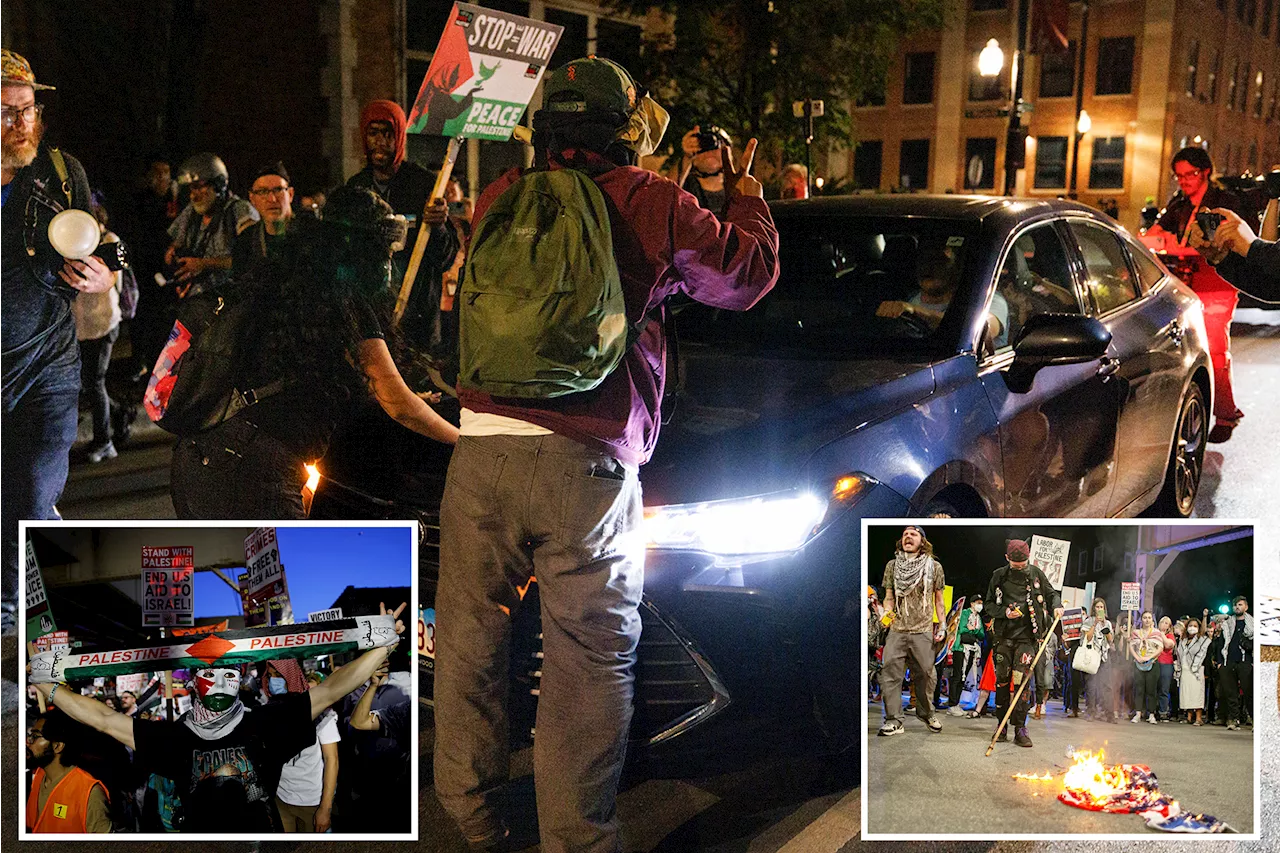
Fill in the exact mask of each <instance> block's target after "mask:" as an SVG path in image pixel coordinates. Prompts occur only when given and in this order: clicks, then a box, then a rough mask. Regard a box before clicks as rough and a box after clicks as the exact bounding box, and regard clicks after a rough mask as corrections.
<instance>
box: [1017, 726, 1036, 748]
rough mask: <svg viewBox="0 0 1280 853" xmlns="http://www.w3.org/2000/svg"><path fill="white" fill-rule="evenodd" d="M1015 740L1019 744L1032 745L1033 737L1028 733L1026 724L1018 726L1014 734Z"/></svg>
mask: <svg viewBox="0 0 1280 853" xmlns="http://www.w3.org/2000/svg"><path fill="white" fill-rule="evenodd" d="M1013 742H1014V743H1016V744H1017V745H1018V746H1031V745H1032V744H1031V737H1030V736H1029V735H1028V734H1027V727H1026V726H1018V728H1017V730H1016V731H1015V732H1014V734H1013Z"/></svg>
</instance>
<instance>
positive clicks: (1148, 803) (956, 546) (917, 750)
mask: <svg viewBox="0 0 1280 853" xmlns="http://www.w3.org/2000/svg"><path fill="white" fill-rule="evenodd" d="M909 528H910V529H911V532H910V533H908V532H907V531H908V529H909ZM1254 529H1255V523H1254V522H1252V521H1228V520H1221V521H1218V520H1215V521H1213V523H1204V522H1203V521H1188V522H1175V521H1165V520H1151V521H1138V520H1070V519H1031V520H1021V519H1018V520H1012V519H963V520H961V519H936V518H931V519H914V520H913V519H903V520H892V521H891V520H881V519H864V520H863V522H862V543H863V545H862V580H863V585H864V587H865V588H864V591H863V604H864V611H865V612H864V618H863V619H862V622H863V629H862V637H863V648H864V650H865V655H866V658H865V664H866V665H865V666H864V668H863V675H862V688H863V697H864V702H863V718H862V721H863V731H864V733H865V741H864V744H863V750H862V794H863V795H862V838H863V839H864V840H868V841H904V840H945V839H957V840H977V839H990V840H1005V839H1009V840H1012V839H1033V840H1070V841H1076V842H1079V841H1084V840H1085V839H1086V838H1090V839H1092V838H1096V839H1100V840H1137V839H1142V840H1143V841H1148V842H1151V841H1157V840H1172V839H1175V838H1187V837H1189V836H1188V835H1186V834H1183V833H1187V832H1206V833H1207V832H1226V833H1232V834H1231V836H1230V837H1232V838H1239V839H1242V840H1259V838H1260V835H1259V821H1260V820H1261V819H1262V810H1261V785H1260V779H1259V770H1260V767H1261V739H1260V738H1259V737H1258V736H1257V734H1256V729H1255V727H1254V725H1253V721H1256V720H1257V714H1258V708H1259V706H1260V703H1259V702H1258V690H1260V689H1270V685H1261V684H1259V683H1258V681H1257V679H1256V674H1257V673H1258V650H1259V648H1260V643H1259V642H1258V624H1257V623H1255V621H1254V620H1255V618H1260V617H1255V615H1254V614H1255V612H1256V610H1255V606H1256V605H1255V604H1254V601H1253V597H1254V596H1255V595H1257V591H1256V577H1257V575H1256V570H1255V541H1254ZM1024 555H1025V560H1018V559H1017V558H1018V557H1020V556H1024ZM1011 564H1012V565H1011ZM1027 566H1031V567H1035V569H1038V570H1035V569H1031V568H1028V567H1027ZM886 575H888V576H889V578H890V586H893V585H895V584H896V585H897V586H899V587H900V588H901V589H902V590H905V591H906V592H905V594H903V595H899V596H898V597H897V599H896V600H894V599H890V598H889V597H888V595H887V592H888V591H887V589H886V585H885V578H886ZM926 589H928V590H930V591H933V592H934V593H936V597H934V596H933V595H926V593H925V590H926ZM1015 591H1016V592H1017V595H1016V596H1015V595H1014V592H1015ZM1239 596H1244V597H1245V599H1246V601H1247V604H1248V605H1250V606H1249V609H1248V611H1247V613H1248V617H1249V618H1248V619H1247V620H1244V621H1247V622H1248V623H1249V625H1252V626H1253V637H1251V638H1250V639H1249V641H1248V642H1246V643H1244V644H1243V645H1242V644H1239V643H1238V642H1237V643H1230V644H1229V646H1228V648H1226V650H1225V651H1220V649H1221V647H1222V641H1221V640H1215V639H1213V638H1211V639H1210V644H1213V645H1210V644H1203V643H1200V642H1199V638H1201V637H1203V636H1204V634H1203V633H1202V632H1203V631H1204V629H1202V628H1199V627H1198V625H1197V630H1196V634H1195V635H1194V636H1193V635H1192V634H1191V633H1190V632H1189V630H1187V629H1188V628H1189V627H1191V625H1192V624H1193V623H1192V620H1194V621H1195V622H1196V623H1202V622H1204V621H1205V620H1206V616H1205V611H1206V610H1207V611H1209V613H1208V617H1207V620H1208V621H1209V622H1212V623H1214V627H1213V628H1211V629H1209V630H1210V631H1212V632H1214V633H1215V634H1220V633H1223V632H1224V631H1225V632H1228V633H1230V634H1231V635H1232V636H1233V638H1234V639H1235V640H1239V639H1240V635H1239V634H1238V633H1236V632H1235V630H1234V626H1235V625H1236V624H1241V623H1240V621H1239V620H1238V618H1237V616H1236V615H1235V614H1236V612H1237V611H1236V609H1235V608H1236V607H1237V606H1238V605H1237V604H1236V603H1235V602H1236V599H1237V598H1238V597H1239ZM937 598H942V599H943V601H942V603H941V607H940V609H939V607H938V603H937ZM979 598H980V599H981V600H982V606H981V609H975V608H974V607H972V606H970V605H974V604H976V603H977V600H978V599H979ZM1122 599H1123V600H1122ZM1102 602H1105V605H1106V613H1105V614H1101V613H1097V614H1096V615H1095V617H1094V618H1091V619H1086V618H1085V617H1086V616H1087V615H1089V613H1090V605H1091V604H1093V605H1095V606H1098V605H1100V604H1101V603H1102ZM1122 604H1123V605H1124V611H1122V612H1120V613H1118V612H1117V611H1119V610H1120V609H1121V605H1122ZM886 605H892V615H891V616H889V615H887V613H888V611H889V608H888V607H887V606H886ZM1054 605H1060V606H1062V609H1063V613H1062V617H1061V618H1058V617H1057V615H1056V613H1055V608H1054ZM1129 608H1132V610H1133V614H1134V624H1135V625H1136V626H1137V627H1138V631H1139V636H1134V635H1129V636H1128V637H1127V639H1126V637H1125V635H1123V632H1124V631H1125V630H1127V629H1126V628H1125V627H1124V625H1123V624H1122V623H1123V622H1126V621H1127V619H1128V617H1129V613H1128V610H1129ZM935 610H937V611H938V612H939V616H937V617H935V615H934V611H935ZM1036 610H1043V612H1044V613H1045V616H1044V617H1042V618H1041V619H1040V620H1039V621H1038V622H1037V624H1036V625H1035V626H1034V627H1033V626H1032V625H1031V620H1030V619H1029V618H1027V615H1026V611H1032V612H1035V611H1036ZM1145 610H1153V611H1154V613H1152V618H1151V621H1152V622H1153V623H1156V624H1155V627H1154V628H1153V630H1151V631H1150V632H1146V631H1143V630H1142V628H1141V625H1142V622H1141V618H1140V617H1141V614H1142V612H1143V611H1145ZM1165 615H1168V616H1170V617H1171V618H1170V623H1171V624H1170V627H1169V633H1171V634H1173V635H1174V640H1175V642H1174V645H1173V649H1172V651H1171V652H1170V654H1172V656H1173V661H1174V663H1173V665H1171V666H1168V667H1165V666H1162V664H1161V661H1160V657H1159V656H1158V653H1159V652H1164V651H1165V648H1166V647H1167V646H1168V644H1167V643H1166V642H1164V640H1163V639H1162V638H1161V632H1160V627H1159V624H1158V623H1159V621H1160V619H1161V617H1162V616H1165ZM1099 616H1101V617H1103V618H1101V619H1099V618H1097V617H1099ZM1104 627H1106V628H1107V630H1106V631H1103V630H1102V629H1103V628H1104ZM904 629H905V630H904ZM1064 629H1065V632H1066V633H1065V635H1064ZM1051 633H1052V635H1053V639H1052V640H1049V639H1047V638H1048V637H1049V635H1050V634H1051ZM1095 635H1096V636H1098V637H1100V638H1101V639H1099V640H1098V641H1097V642H1095V641H1094V640H1093V639H1092V637H1094V636H1095ZM938 636H942V637H943V639H942V640H936V639H935V638H936V637H938ZM1064 636H1065V637H1066V640H1065V641H1064V639H1063V638H1064ZM1073 637H1079V639H1072V638H1073ZM1144 641H1145V642H1144ZM1157 644H1159V645H1160V646H1161V648H1160V649H1157V648H1156V645H1157ZM1082 645H1085V646H1087V647H1088V649H1087V650H1086V651H1085V652H1083V653H1081V654H1077V650H1078V649H1079V648H1080V647H1081V646H1082ZM1055 646H1056V647H1057V651H1055V650H1054V647H1055ZM1042 647H1043V648H1046V649H1047V651H1048V652H1049V653H1051V654H1052V656H1051V657H1049V658H1048V660H1049V663H1048V664H1044V663H1042V661H1044V660H1045V653H1044V652H1042V651H1041V648H1042ZM1104 647H1105V649H1106V652H1107V660H1106V661H1105V662H1101V661H1096V660H1093V658H1095V657H1099V658H1100V657H1101V649H1102V648H1104ZM1210 648H1212V650H1213V651H1214V652H1217V653H1219V654H1224V655H1225V654H1229V655H1231V656H1232V657H1233V658H1238V657H1240V656H1241V655H1242V654H1243V655H1244V656H1245V660H1246V661H1247V662H1248V666H1244V665H1243V663H1244V662H1243V661H1242V662H1240V663H1239V664H1235V663H1234V661H1233V666H1232V667H1231V668H1230V669H1229V670H1228V668H1227V667H1225V665H1224V666H1223V667H1221V668H1219V669H1217V670H1214V672H1212V673H1211V674H1209V675H1207V676H1205V677H1204V678H1203V679H1201V680H1197V679H1196V677H1195V676H1196V673H1200V672H1203V671H1204V666H1203V663H1202V660H1203V658H1204V657H1207V655H1208V654H1209V650H1210ZM1095 650H1096V651H1098V652H1099V653H1098V654H1097V655H1093V654H1092V653H1091V652H1092V651H1095ZM1001 652H1003V653H1004V654H1005V655H1006V658H1005V660H1004V661H1001V665H1000V666H999V667H997V666H996V665H995V664H996V660H995V657H996V654H999V653H1001ZM1037 655H1039V658H1038V659H1037V657H1036V656H1037ZM1135 655H1136V656H1135ZM916 656H923V657H924V658H925V660H926V661H927V662H928V664H929V671H928V672H927V675H926V676H925V677H923V678H920V679H919V680H917V679H916V678H915V673H914V672H912V668H913V667H912V661H913V659H915V658H916ZM1148 656H1150V657H1151V658H1152V665H1151V667H1150V668H1149V669H1146V670H1145V672H1146V673H1150V672H1151V670H1155V675H1154V676H1152V675H1147V674H1141V675H1140V672H1142V671H1140V670H1139V669H1138V664H1139V662H1142V663H1145V662H1146V659H1147V657H1148ZM1023 657H1027V658H1030V660H1029V661H1023V660H1022V659H1023ZM1184 657H1185V672H1186V673H1187V676H1186V678H1185V680H1186V682H1187V683H1186V685H1185V688H1186V689H1185V704H1186V706H1187V707H1188V708H1192V709H1194V708H1195V707H1196V706H1197V705H1199V704H1204V705H1205V706H1206V707H1205V708H1203V709H1201V712H1200V714H1199V715H1197V714H1196V713H1194V711H1193V713H1192V714H1191V715H1190V716H1191V719H1192V722H1190V723H1189V722H1185V721H1184V720H1185V719H1186V718H1187V717H1188V714H1187V712H1186V711H1184V710H1183V709H1182V707H1181V704H1180V701H1181V700H1182V699H1183V698H1184V690H1183V688H1184V685H1183V684H1182V681H1183V680H1184V676H1183V673H1182V672H1179V673H1178V674H1177V676H1176V677H1174V676H1173V670H1177V669H1179V668H1180V666H1181V665H1182V664H1183V659H1184ZM1073 659H1074V660H1073ZM1073 663H1074V665H1075V666H1076V667H1080V668H1078V669H1073V668H1072V667H1073ZM1197 663H1200V667H1199V668H1197V666H1196V664H1197ZM1091 666H1096V667H1097V672H1096V673H1094V674H1088V673H1087V672H1085V671H1084V670H1088V669H1089V668H1090V667H1091ZM997 669H999V670H1001V671H1007V672H1009V676H1008V682H1007V684H1008V685H1009V688H1010V689H1009V694H1010V696H1009V699H1005V700H1004V701H1005V702H1010V701H1011V699H1012V697H1013V695H1016V691H1017V689H1018V682H1020V681H1026V684H1025V685H1024V686H1023V699H1022V700H1021V701H1020V702H1019V703H1017V704H1014V705H1013V707H1012V708H1009V709H1008V710H1006V709H1005V708H1003V707H1002V708H1000V709H999V712H1000V713H997V708H996V705H997V701H998V699H1000V698H1003V697H1000V695H999V694H1000V692H1001V691H1000V690H999V687H998V683H999V682H998V679H997V677H996V675H995V672H996V670H997ZM1037 669H1038V670H1039V672H1040V674H1041V675H1042V677H1043V678H1044V680H1045V683H1046V686H1047V690H1046V691H1043V692H1039V693H1038V692H1037V685H1036V684H1035V678H1034V674H1035V672H1036V670H1037ZM1018 670H1023V671H1028V670H1029V671H1030V672H1031V673H1032V676H1031V677H1030V678H1027V679H1017V678H1015V677H1014V676H1013V672H1015V671H1018ZM953 671H954V672H956V673H957V675H956V678H957V686H959V687H960V690H959V691H955V690H953V689H952V685H951V684H950V678H951V675H952V672H953ZM885 675H888V677H890V678H900V679H901V681H900V683H901V685H902V686H901V708H902V709H904V710H902V711H901V713H900V716H897V715H895V717H894V718H893V719H890V718H889V716H888V714H887V713H886V702H885V701H884V696H883V690H882V689H881V687H880V680H881V678H882V676H885ZM1249 679H1251V682H1250V683H1249V685H1248V686H1249V688H1250V689H1249V690H1248V691H1247V692H1245V691H1244V690H1243V689H1241V690H1240V691H1239V692H1237V694H1236V695H1237V697H1238V698H1239V702H1240V705H1239V706H1238V708H1239V710H1238V711H1237V712H1236V713H1238V714H1239V715H1240V716H1241V720H1239V721H1236V722H1237V723H1238V725H1237V727H1235V728H1230V729H1229V728H1227V727H1226V726H1225V725H1223V723H1225V722H1226V715H1227V714H1228V713H1230V712H1229V711H1228V710H1227V707H1228V704H1229V703H1228V700H1227V699H1226V694H1225V693H1221V692H1220V691H1219V688H1223V687H1225V686H1226V685H1228V684H1230V685H1231V686H1232V687H1235V685H1236V684H1237V683H1241V684H1242V685H1243V683H1245V682H1246V681H1247V680H1249ZM944 682H945V683H944ZM1166 682H1167V683H1168V685H1169V686H1168V697H1167V699H1165V698H1162V697H1161V692H1162V690H1161V688H1162V687H1164V686H1165V684H1166ZM1073 686H1074V690H1073ZM984 688H986V689H987V690H986V691H984ZM1148 688H1150V690H1149V689H1148ZM1091 689H1092V692H1094V693H1096V696H1094V697H1092V698H1091V697H1090V695H1089V694H1090V692H1091ZM1202 689H1203V694H1204V699H1205V700H1207V701H1204V702H1201V701H1200V700H1201V696H1200V694H1201V692H1202ZM980 691H982V692H980ZM922 692H923V693H925V694H926V695H925V696H923V697H921V696H920V695H919V694H920V693H922ZM956 692H958V693H959V694H960V695H959V697H958V701H957V702H956V710H955V711H952V709H951V707H950V703H951V698H952V696H953V695H954V694H955V693H956ZM1152 692H1154V708H1150V706H1149V703H1152V696H1151V693H1152ZM934 694H936V696H937V701H936V704H932V705H931V703H933V702H934ZM1241 694H1243V696H1242V695H1241ZM1244 696H1247V697H1248V699H1249V701H1248V704H1247V705H1246V704H1245V703H1244V698H1243V697H1244ZM982 699H985V700H986V701H985V702H982V705H981V707H979V705H978V703H979V701H980V700H982ZM1166 701H1167V702H1168V705H1167V706H1166V705H1165V704H1163V703H1165V702H1166ZM1023 702H1025V703H1026V719H1025V727H1022V728H1019V727H1017V726H1015V723H1014V719H1013V718H1016V717H1017V716H1018V711H1019V706H1020V705H1021V704H1022V703H1023ZM1135 702H1136V703H1137V704H1138V708H1139V710H1140V711H1141V712H1142V716H1141V717H1140V718H1139V717H1137V716H1135V712H1134V708H1133V707H1132V706H1133V704H1134V703H1135ZM888 704H893V703H892V702H890V703H888ZM1209 706H1212V708H1210V707H1209ZM931 708H932V709H933V710H932V711H930V709H931ZM1072 709H1075V710H1076V711H1077V713H1071V711H1072ZM894 710H895V711H896V710H897V709H896V708H895V709H894ZM1148 710H1151V714H1148ZM1209 710H1212V711H1213V712H1214V714H1215V718H1216V719H1215V721H1216V722H1219V724H1218V725H1211V724H1209V722H1208V719H1207V713H1208V711H1209ZM971 713H977V714H980V716H970V714H971ZM1245 713H1247V714H1248V720H1249V722H1245V720H1244V719H1243V717H1244V714H1245ZM1166 717H1167V718H1168V720H1169V721H1167V722H1166V721H1164V720H1165V718H1166ZM1006 719H1007V720H1008V721H1007V723H1006V726H1007V738H1008V740H1007V741H1002V740H995V739H994V738H995V737H996V733H997V729H998V726H999V724H1001V723H1002V722H1003V721H1005V720H1006ZM1197 719H1199V720H1200V721H1202V724H1201V725H1196V724H1195V722H1196V721H1197ZM895 720H896V722H895ZM1135 720H1137V722H1135ZM1150 720H1154V722H1150ZM1019 742H1021V743H1019ZM1027 744H1029V745H1027ZM1175 801H1176V805H1175V804H1174V803H1175ZM1138 811H1142V812H1143V814H1139V813H1137V812H1138ZM1162 829H1163V830H1164V831H1161V830H1162Z"/></svg>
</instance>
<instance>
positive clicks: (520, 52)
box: [408, 3, 564, 142]
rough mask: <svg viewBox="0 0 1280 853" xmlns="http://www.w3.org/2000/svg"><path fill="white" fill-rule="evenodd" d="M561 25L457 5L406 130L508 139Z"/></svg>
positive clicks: (535, 86)
mask: <svg viewBox="0 0 1280 853" xmlns="http://www.w3.org/2000/svg"><path fill="white" fill-rule="evenodd" d="M563 31H564V28H563V27H561V26H558V25H556V24H549V23H547V22H546V21H535V20H533V19H531V18H522V17H520V16H519V15H510V14H508V13H506V12H499V11H496V10H494V9H485V8H482V7H480V6H475V5H472V4H470V3H455V4H454V6H453V9H452V10H451V11H450V13H449V22H448V23H447V24H445V28H444V32H443V33H442V34H441V35H440V42H439V44H438V45H437V46H436V50H435V53H434V54H432V58H431V67H430V68H428V69H427V75H426V77H424V78H423V80H422V87H421V88H420V89H419V90H418V97H417V98H415V99H414V102H413V107H412V109H410V111H409V124H408V128H409V132H410V133H427V134H433V135H436V136H454V137H458V136H465V137H468V138H474V139H490V140H494V141H497V142H506V141H507V140H508V139H510V138H511V133H512V131H513V130H514V129H515V127H516V125H517V124H519V123H520V117H521V116H523V115H524V112H525V110H526V109H528V107H529V101H530V100H531V99H532V98H533V92H534V90H535V89H537V88H538V83H539V82H540V81H541V80H542V75H543V72H544V71H546V68H547V63H548V62H550V61H551V56H552V54H553V53H554V52H555V49H556V44H557V43H558V42H559V41H560V34H561V33H562V32H563Z"/></svg>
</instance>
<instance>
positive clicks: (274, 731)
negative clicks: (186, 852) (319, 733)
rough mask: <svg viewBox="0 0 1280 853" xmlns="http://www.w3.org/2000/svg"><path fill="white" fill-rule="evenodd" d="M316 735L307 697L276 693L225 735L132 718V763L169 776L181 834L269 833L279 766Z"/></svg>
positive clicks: (271, 825)
mask: <svg viewBox="0 0 1280 853" xmlns="http://www.w3.org/2000/svg"><path fill="white" fill-rule="evenodd" d="M315 739H316V729H315V725H314V724H313V723H312V721H311V697H309V696H308V695H306V694H305V693H298V694H289V695H287V696H282V697H280V698H279V699H278V700H276V701H275V702H272V703H271V704H270V705H267V706H266V707H263V708H256V709H254V710H247V709H246V711H245V713H244V718H243V719H242V720H241V721H240V724H239V725H237V726H236V727H235V728H234V729H232V730H231V732H230V733H228V734H227V736H226V737H223V738H220V739H218V740H214V741H210V740H204V739H202V738H200V737H197V736H196V734H195V733H194V732H192V731H191V729H189V728H187V726H186V725H185V724H183V723H181V722H175V723H167V722H158V721H153V720H135V721H134V723H133V741H134V746H135V752H134V761H135V762H136V763H137V765H138V766H139V767H141V768H143V769H145V770H147V771H149V772H151V773H155V774H156V775H159V776H163V777H165V778H167V779H171V780H173V783H174V784H175V785H176V786H177V793H178V797H179V799H181V801H182V813H183V824H182V829H183V831H184V832H270V831H272V828H273V825H274V824H273V821H272V818H271V815H272V806H271V802H272V797H273V796H274V795H275V792H276V786H277V785H279V784H280V769H281V768H282V767H283V766H284V765H285V764H286V763H288V761H289V760H290V759H291V758H293V757H294V756H295V755H297V754H298V753H299V752H301V751H302V750H304V749H306V748H307V747H308V746H310V745H311V744H312V743H314V742H315Z"/></svg>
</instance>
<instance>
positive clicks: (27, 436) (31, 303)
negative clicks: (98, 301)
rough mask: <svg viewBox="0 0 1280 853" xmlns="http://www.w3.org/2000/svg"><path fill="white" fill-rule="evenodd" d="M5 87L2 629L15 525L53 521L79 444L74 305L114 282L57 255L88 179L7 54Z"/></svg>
mask: <svg viewBox="0 0 1280 853" xmlns="http://www.w3.org/2000/svg"><path fill="white" fill-rule="evenodd" d="M0 53H2V58H0V66H2V69H0V72H2V76H3V80H2V85H0V90H2V92H3V110H2V111H0V120H2V128H3V135H2V141H3V164H2V166H3V168H2V170H0V171H2V172H3V198H2V203H3V227H0V233H2V234H3V263H2V264H0V268H2V269H3V272H2V273H0V280H2V281H3V312H4V323H3V336H2V337H3V347H2V349H3V357H2V361H3V372H4V386H3V404H4V409H3V412H4V425H3V429H2V430H0V432H3V435H4V440H3V462H2V463H0V470H3V485H2V488H3V491H4V501H3V507H4V509H3V520H2V522H0V523H2V524H3V530H0V535H2V536H3V540H4V543H3V560H4V577H3V580H4V594H3V626H4V633H5V635H6V636H7V635H9V634H10V632H11V631H12V630H13V629H14V625H15V623H14V614H15V611H16V606H17V590H18V521H19V520H20V519H46V518H54V519H56V518H58V517H59V516H58V512H57V510H56V509H55V508H54V504H55V503H56V502H57V500H58V498H59V496H61V494H62V488H63V486H65V485H66V482H67V468H68V465H69V458H70V457H69V454H70V451H71V445H72V444H73V443H74V442H75V440H76V419H77V413H76V403H77V400H78V398H79V395H80V349H79V346H78V345H77V343H76V329H75V321H74V320H73V319H72V316H71V301H72V300H73V299H74V298H75V296H76V294H77V293H102V292H104V291H106V290H109V289H110V288H111V287H113V286H114V285H115V275H114V274H113V273H112V272H111V270H109V269H107V265H106V264H105V263H103V262H102V261H101V260H100V259H98V258H96V257H92V256H91V257H89V258H86V259H85V260H84V261H69V260H65V259H64V258H62V257H61V256H60V255H59V254H58V253H57V252H56V251H55V250H54V248H53V246H52V245H51V244H50V243H49V237H48V231H49V222H50V221H51V220H52V219H53V217H54V215H55V214H57V213H59V212H61V211H62V210H64V209H67V208H71V207H74V208H77V209H79V210H83V211H86V212H88V211H89V180H88V178H86V177H85V173H84V169H83V168H82V167H81V166H80V163H79V162H78V161H77V160H76V159H75V158H74V157H72V156H70V155H69V154H66V153H64V152H61V151H59V150H58V149H56V148H50V147H49V146H47V145H45V144H43V143H42V141H41V140H42V138H43V136H44V125H43V123H42V122H41V120H40V116H41V113H42V112H43V110H44V105H43V104H37V103H36V100H35V93H36V91H37V90H43V89H52V88H53V87H52V86H46V85H43V84H41V83H37V82H36V78H35V73H34V72H33V71H32V70H31V65H30V64H29V63H28V62H27V60H25V59H23V58H22V57H21V56H19V55H18V54H16V53H14V52H12V51H10V50H7V49H6V50H4V51H2V52H0Z"/></svg>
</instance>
